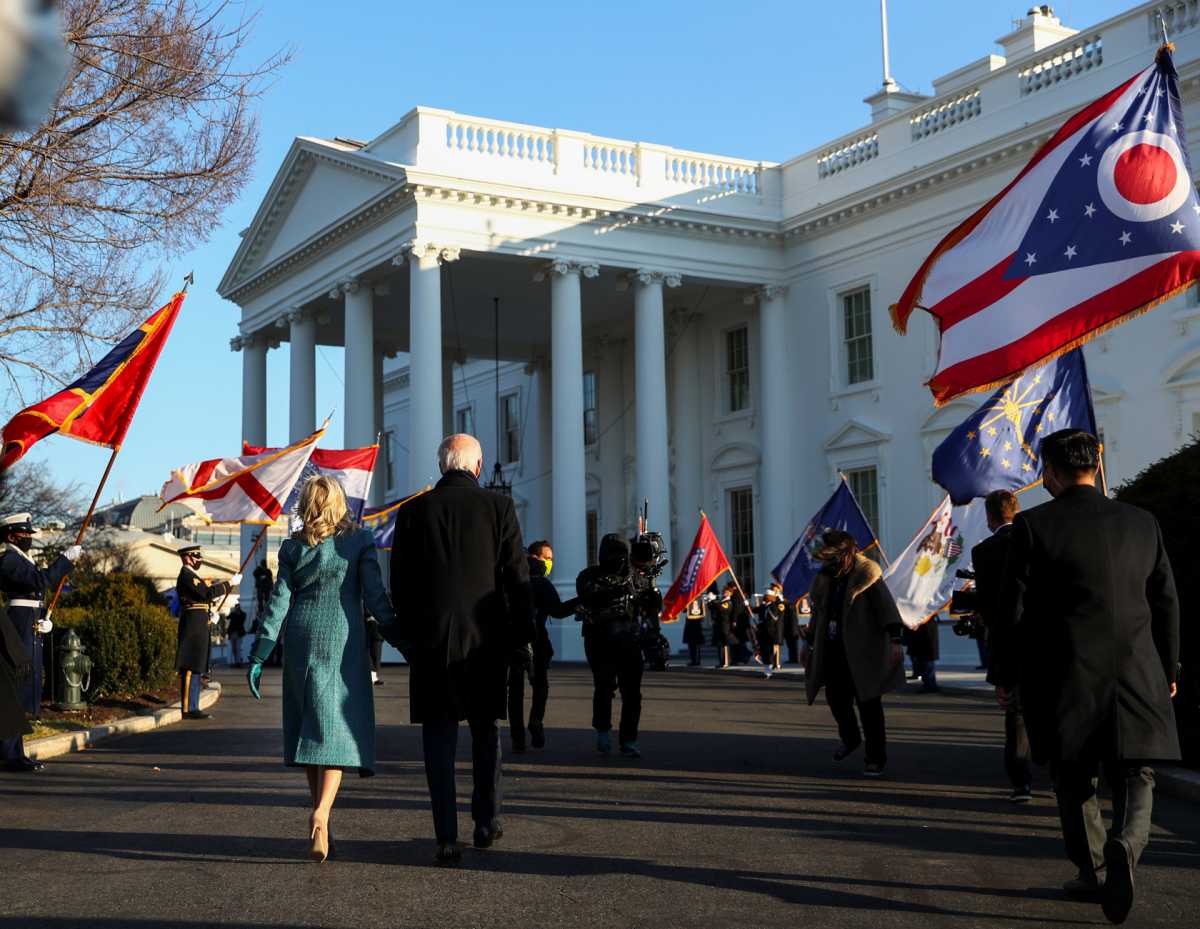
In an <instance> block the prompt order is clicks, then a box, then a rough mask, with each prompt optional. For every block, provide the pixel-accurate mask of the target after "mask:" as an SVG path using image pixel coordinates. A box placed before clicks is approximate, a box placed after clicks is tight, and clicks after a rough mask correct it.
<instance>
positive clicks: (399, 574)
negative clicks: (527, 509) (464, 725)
mask: <svg viewBox="0 0 1200 929" xmlns="http://www.w3.org/2000/svg"><path fill="white" fill-rule="evenodd" d="M391 590H392V596H393V597H394V598H395V603H396V605H397V613H398V620H399V621H398V623H397V625H396V627H395V631H394V633H391V635H392V638H393V640H394V641H393V644H397V643H399V642H402V643H404V644H405V647H407V648H408V649H409V650H408V658H409V664H410V665H411V673H410V675H409V692H410V701H409V703H410V713H411V717H412V721H413V722H414V723H420V722H426V721H430V722H434V721H438V720H445V719H457V720H464V719H501V718H503V717H504V716H505V715H506V713H507V706H506V693H507V691H506V687H507V665H508V658H509V655H510V654H511V652H512V649H513V648H515V647H517V646H519V645H525V644H528V643H530V642H532V641H533V638H534V623H533V602H532V597H531V593H530V586H529V566H528V564H527V563H526V557H525V548H524V545H523V544H522V542H521V527H520V526H519V525H518V524H517V514H516V511H515V510H514V509H513V502H512V500H511V499H510V498H508V497H505V496H502V495H500V494H496V493H492V492H491V491H487V490H484V489H482V488H481V487H480V486H479V484H478V482H477V481H476V480H475V478H474V477H472V476H471V475H469V474H467V473H466V472H464V471H450V472H448V473H447V474H445V475H444V476H443V477H442V479H441V480H440V481H438V483H437V486H436V487H434V489H433V490H431V491H430V492H429V493H427V494H422V495H421V496H420V497H417V498H416V499H415V500H413V501H412V502H411V503H407V504H405V505H404V506H402V507H401V508H400V509H399V510H398V511H397V512H396V532H395V538H394V540H393V542H392V562H391Z"/></svg>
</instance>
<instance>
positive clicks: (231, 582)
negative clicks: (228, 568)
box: [229, 574, 242, 587]
mask: <svg viewBox="0 0 1200 929" xmlns="http://www.w3.org/2000/svg"><path fill="white" fill-rule="evenodd" d="M241 582H242V576H241V575H240V574H235V575H234V576H233V577H231V578H230V579H229V586H230V587H237V585H238V584H240V583H241Z"/></svg>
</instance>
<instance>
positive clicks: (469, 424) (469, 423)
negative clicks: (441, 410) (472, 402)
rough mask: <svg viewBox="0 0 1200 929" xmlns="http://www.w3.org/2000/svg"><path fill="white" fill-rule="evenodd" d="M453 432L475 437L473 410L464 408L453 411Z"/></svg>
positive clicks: (467, 407)
mask: <svg viewBox="0 0 1200 929" xmlns="http://www.w3.org/2000/svg"><path fill="white" fill-rule="evenodd" d="M454 431H455V432H465V433H466V434H467V435H475V410H474V408H473V407H469V406H464V407H461V408H460V409H457V410H455V411H454Z"/></svg>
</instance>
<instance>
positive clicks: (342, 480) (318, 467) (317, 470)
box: [242, 442, 379, 520]
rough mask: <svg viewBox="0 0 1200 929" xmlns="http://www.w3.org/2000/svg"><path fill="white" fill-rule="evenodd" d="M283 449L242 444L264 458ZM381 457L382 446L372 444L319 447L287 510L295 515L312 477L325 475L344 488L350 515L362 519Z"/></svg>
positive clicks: (248, 452) (245, 452) (246, 452)
mask: <svg viewBox="0 0 1200 929" xmlns="http://www.w3.org/2000/svg"><path fill="white" fill-rule="evenodd" d="M276 451H279V449H276V448H265V447H263V446H261V445H251V444H250V443H248V442H243V443H242V454H243V455H261V454H263V453H266V452H276ZM378 457H379V446H378V445H368V446H367V447H366V448H316V449H313V453H312V457H311V458H309V459H308V465H307V466H306V467H305V473H304V474H303V475H301V478H300V480H298V481H297V482H296V487H295V489H293V490H292V494H291V496H290V497H289V498H288V499H287V500H286V501H285V502H284V504H283V511H284V512H285V513H291V514H293V515H294V514H295V513H296V512H297V510H298V508H299V506H300V488H301V487H303V486H304V481H305V480H307V479H308V478H310V477H316V476H317V475H323V476H325V477H332V478H333V479H334V480H336V481H337V482H338V483H339V484H341V485H342V490H343V491H345V494H346V505H347V506H349V507H350V515H352V516H353V517H354V518H355V519H356V520H359V519H362V517H363V511H364V509H365V508H366V505H367V496H368V495H369V494H370V492H371V476H372V475H373V474H374V473H375V462H376V460H377V459H378Z"/></svg>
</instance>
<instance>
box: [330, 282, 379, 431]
mask: <svg viewBox="0 0 1200 929" xmlns="http://www.w3.org/2000/svg"><path fill="white" fill-rule="evenodd" d="M343 295H344V299H345V333H346V340H345V341H346V354H345V362H344V363H345V377H344V378H343V381H344V383H345V385H346V407H345V414H344V416H345V419H344V423H345V428H344V435H343V443H344V445H345V447H346V448H363V447H365V446H367V445H371V444H373V443H374V442H375V435H376V430H375V391H376V390H378V387H379V385H378V382H377V381H376V380H375V362H374V359H375V301H374V295H373V294H372V292H371V288H370V287H368V286H366V285H363V284H360V283H359V282H358V281H345V282H343V283H342V284H340V285H339V286H338V287H337V288H335V289H334V290H333V291H331V292H330V296H331V297H335V298H336V297H341V296H343Z"/></svg>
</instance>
